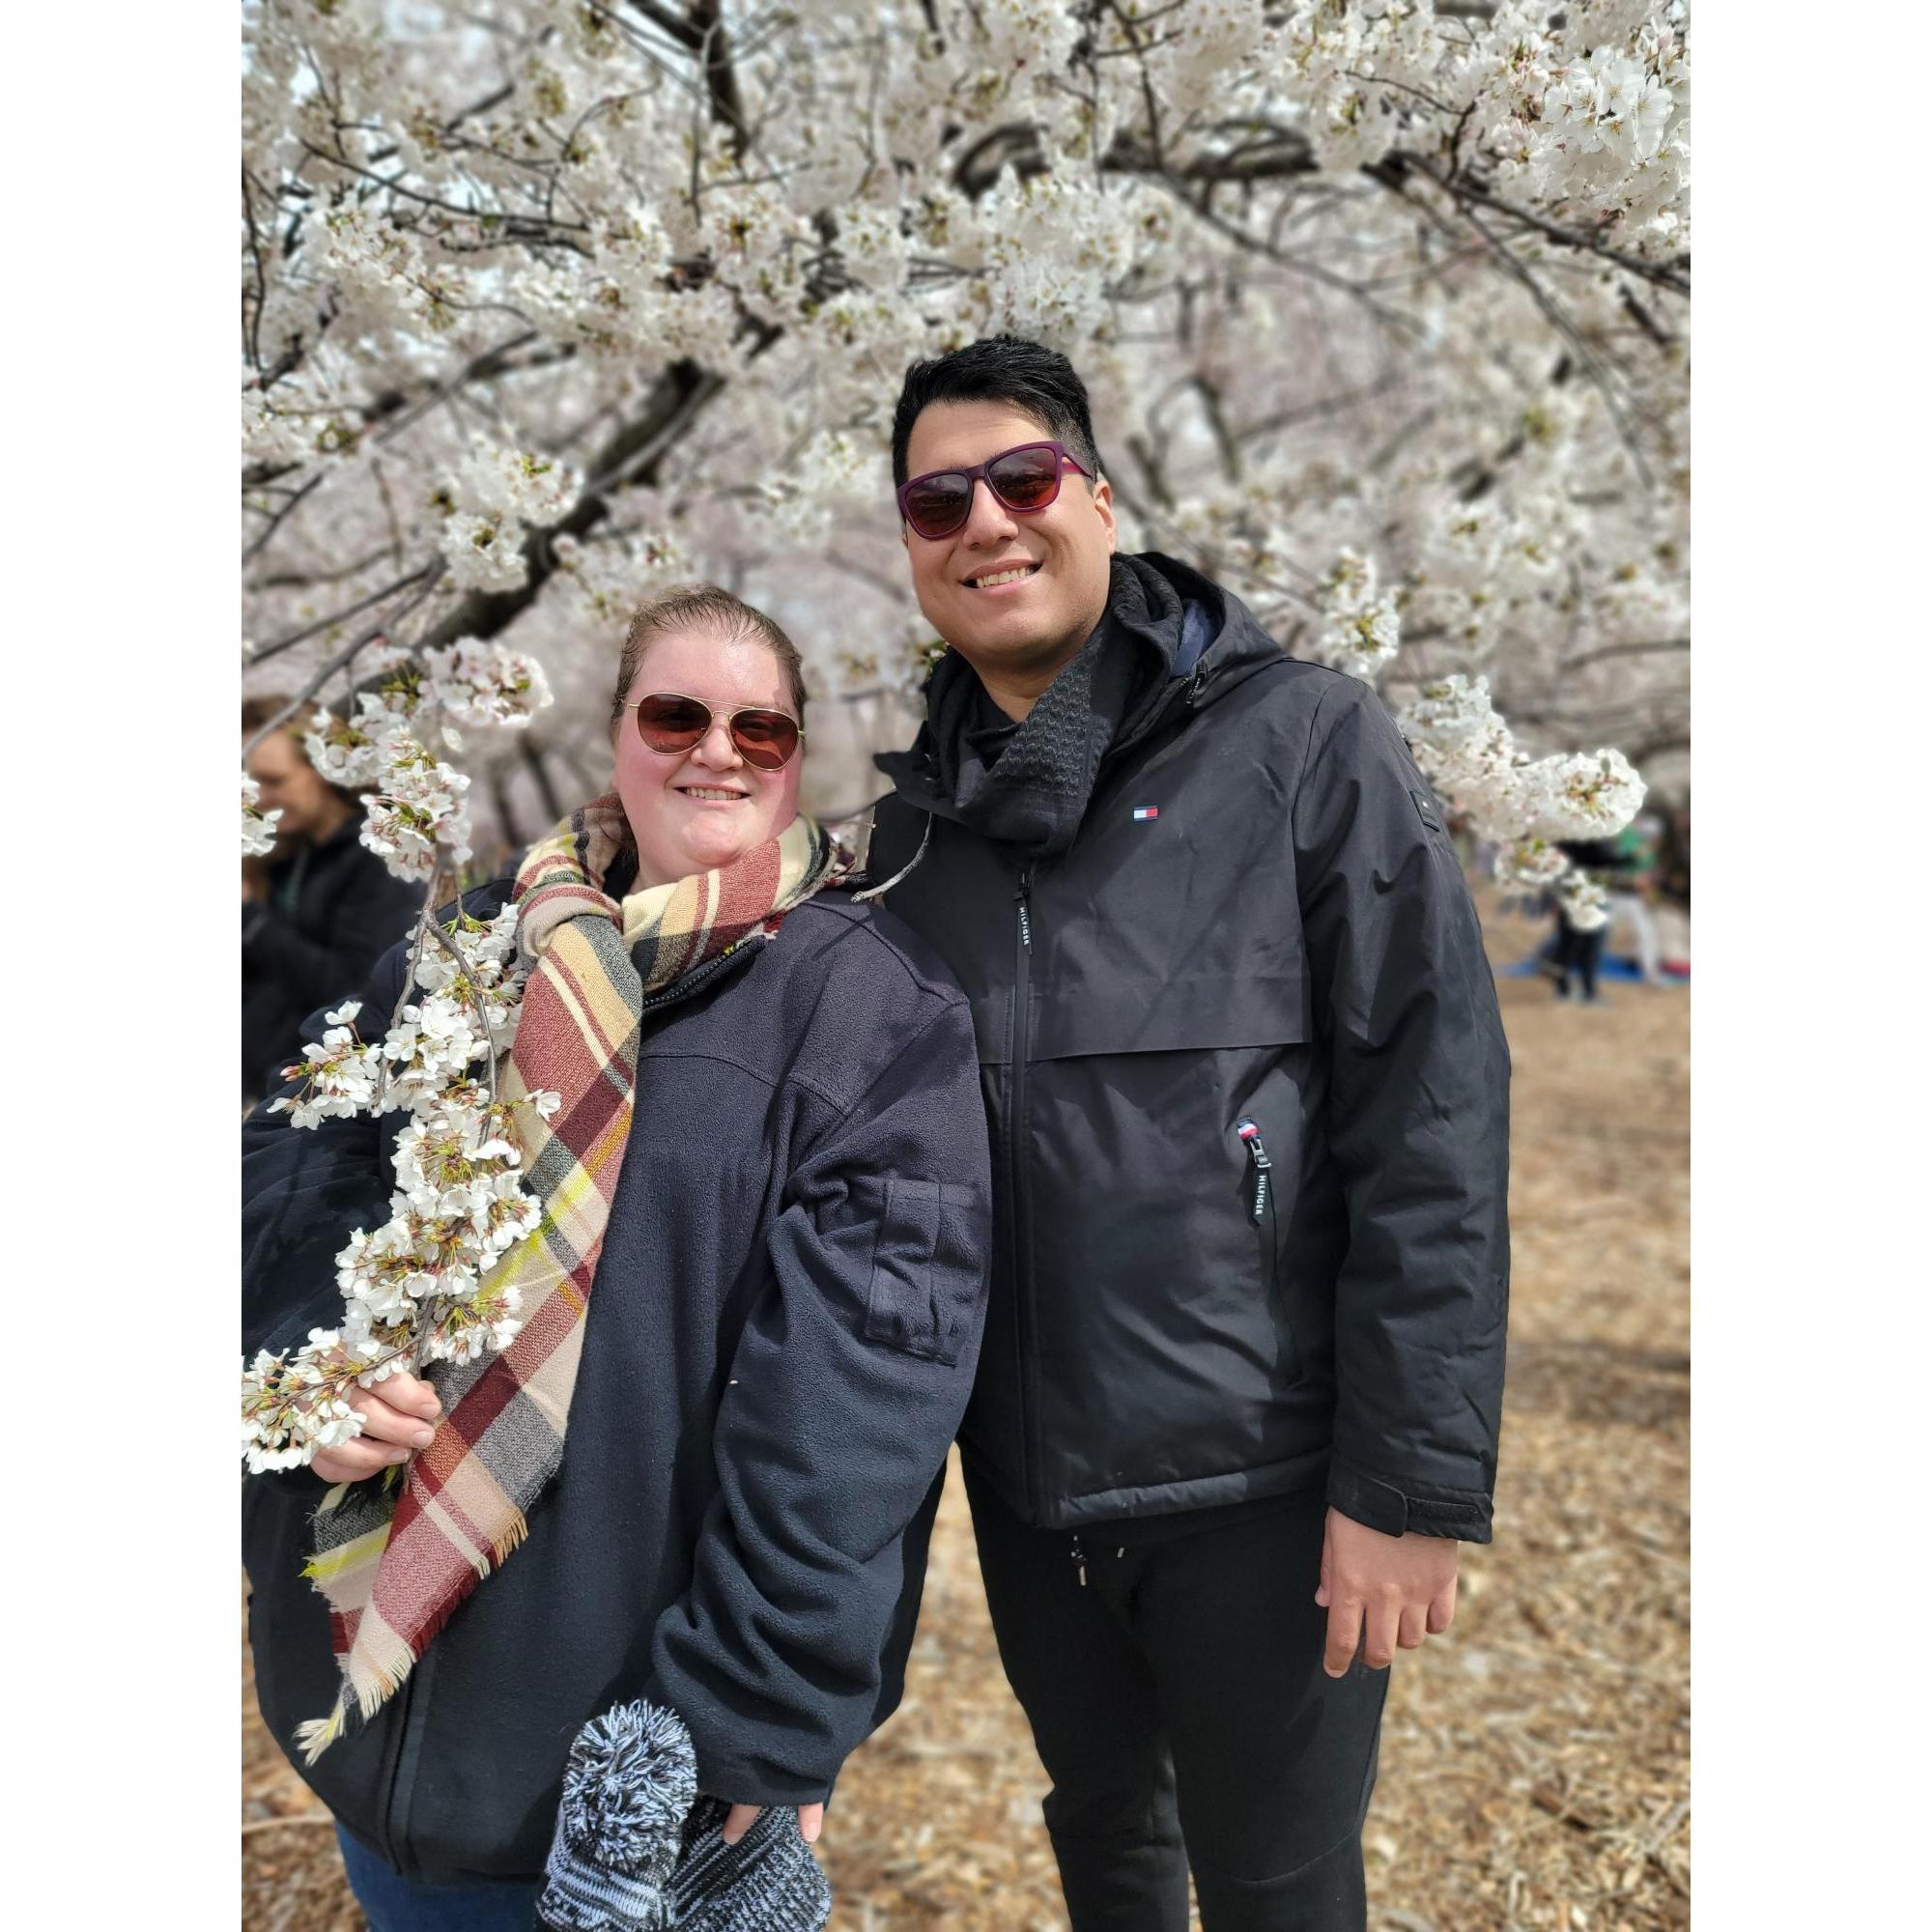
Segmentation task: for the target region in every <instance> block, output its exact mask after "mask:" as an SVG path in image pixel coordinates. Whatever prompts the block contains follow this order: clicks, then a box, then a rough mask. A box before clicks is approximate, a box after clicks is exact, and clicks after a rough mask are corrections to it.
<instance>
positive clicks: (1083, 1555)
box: [1073, 1536, 1087, 1590]
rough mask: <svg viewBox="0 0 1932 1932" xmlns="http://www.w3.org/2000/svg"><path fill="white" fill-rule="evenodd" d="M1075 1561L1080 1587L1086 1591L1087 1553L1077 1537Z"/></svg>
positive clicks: (1074, 1548) (1074, 1550)
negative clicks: (1078, 1572)
mask: <svg viewBox="0 0 1932 1932" xmlns="http://www.w3.org/2000/svg"><path fill="white" fill-rule="evenodd" d="M1073 1561H1074V1563H1075V1564H1076V1565H1077V1566H1078V1568H1079V1571H1080V1587H1081V1588H1082V1589H1083V1590H1084V1589H1085V1588H1086V1587H1087V1552H1086V1551H1085V1550H1084V1549H1082V1548H1081V1547H1080V1539H1079V1538H1078V1537H1077V1536H1076V1537H1075V1538H1074V1539H1073Z"/></svg>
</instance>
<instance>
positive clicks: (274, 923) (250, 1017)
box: [241, 812, 423, 1100]
mask: <svg viewBox="0 0 1932 1932" xmlns="http://www.w3.org/2000/svg"><path fill="white" fill-rule="evenodd" d="M361 833H362V815H361V813H360V812H356V813H355V814H353V815H352V816H351V817H350V818H349V819H348V820H347V821H346V822H345V823H344V824H343V825H341V826H340V827H338V828H337V830H336V832H335V835H334V836H333V837H332V838H328V839H327V840H325V841H324V842H323V843H322V844H320V845H312V844H310V843H309V841H308V840H307V839H305V838H301V839H295V840H292V841H291V845H292V848H293V849H291V850H290V851H288V852H287V853H284V854H278V855H277V856H276V857H275V858H273V859H272V860H270V864H269V868H268V875H269V896H268V898H267V899H266V900H258V901H255V902H253V903H244V904H243V906H242V908H241V1095H242V1098H243V1099H247V1100H252V1099H255V1098H257V1097H258V1096H259V1095H261V1094H267V1093H269V1092H270V1091H271V1090H272V1089H273V1088H275V1087H278V1086H280V1085H281V1077H282V1068H283V1067H284V1066H286V1065H288V1064H289V1062H290V1061H291V1060H292V1059H293V1058H294V1057H295V1055H296V1052H297V1049H298V1048H299V1046H300V1045H301V1022H302V1020H303V1018H304V1017H305V1016H306V1015H307V1014H309V1013H311V1012H314V1011H315V1010H316V1009H318V1008H327V1007H332V1006H335V1005H337V1004H338V1003H339V1002H341V1001H343V1000H345V999H348V998H350V997H352V996H353V995H354V993H355V990H356V988H357V987H358V986H360V985H361V983H362V981H363V980H365V979H366V978H367V977H368V973H369V969H370V967H372V966H373V965H375V963H376V961H377V959H378V958H379V957H380V956H381V955H382V953H383V952H385V951H386V950H387V949H388V948H389V947H391V946H393V945H394V944H395V942H396V941H397V940H398V939H400V938H401V937H402V936H403V935H404V934H405V933H406V932H408V931H409V929H410V923H411V922H412V920H413V919H414V918H415V917H416V915H417V913H419V912H420V911H421V910H422V899H423V895H422V888H421V887H420V886H412V885H411V884H410V883H409V882H408V881H407V880H406V879H398V878H395V877H393V876H392V875H391V874H390V872H389V871H388V869H387V867H384V864H383V862H382V860H381V859H379V858H378V857H377V856H376V855H375V853H373V852H372V851H370V850H369V848H368V847H367V846H366V845H364V844H363V843H362V842H361ZM309 1037H310V1038H312V1039H315V1038H320V1037H321V1036H320V1035H319V1034H311V1035H310V1036H309Z"/></svg>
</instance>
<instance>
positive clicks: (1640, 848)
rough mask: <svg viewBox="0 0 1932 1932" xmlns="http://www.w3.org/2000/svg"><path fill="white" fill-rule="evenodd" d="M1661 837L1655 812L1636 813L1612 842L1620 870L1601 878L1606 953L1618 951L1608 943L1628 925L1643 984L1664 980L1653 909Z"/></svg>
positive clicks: (1659, 825) (1661, 830)
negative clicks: (1606, 907) (1606, 900)
mask: <svg viewBox="0 0 1932 1932" xmlns="http://www.w3.org/2000/svg"><path fill="white" fill-rule="evenodd" d="M1662 836H1663V820H1662V818H1661V817H1659V816H1658V814H1657V813H1656V812H1654V811H1643V812H1639V813H1638V814H1637V815H1636V817H1634V819H1632V820H1631V822H1630V823H1629V824H1628V825H1627V826H1625V827H1624V829H1623V830H1622V831H1621V832H1619V833H1618V834H1617V836H1616V838H1615V840H1614V841H1613V842H1614V844H1615V846H1616V850H1617V855H1618V857H1619V859H1620V860H1621V861H1622V867H1621V869H1620V870H1618V871H1616V872H1615V873H1613V874H1612V875H1610V876H1609V877H1607V878H1605V880H1604V888H1605V891H1606V892H1607V893H1608V894H1609V895H1610V923H1609V924H1608V925H1607V926H1606V927H1605V946H1606V948H1607V950H1608V951H1609V952H1617V950H1618V949H1617V948H1616V946H1615V945H1614V944H1611V942H1612V941H1614V940H1615V939H1616V937H1617V935H1618V931H1619V928H1621V927H1628V928H1629V936H1630V940H1631V943H1632V944H1634V947H1635V957H1636V962H1637V967H1638V970H1639V971H1640V972H1641V974H1642V976H1643V983H1644V984H1645V985H1646V986H1662V984H1663V983H1664V978H1663V948H1662V941H1661V939H1660V937H1659V934H1658V928H1657V918H1656V915H1655V913H1654V912H1653V911H1652V906H1653V905H1654V903H1655V901H1656V899H1657V893H1658V878H1659V872H1660V869H1661V861H1662V854H1661V840H1662Z"/></svg>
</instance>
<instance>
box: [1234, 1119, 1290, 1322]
mask: <svg viewBox="0 0 1932 1932" xmlns="http://www.w3.org/2000/svg"><path fill="white" fill-rule="evenodd" d="M1235 1131H1236V1134H1238V1135H1239V1136H1240V1139H1241V1145H1242V1146H1243V1147H1245V1148H1246V1149H1247V1151H1248V1169H1249V1173H1250V1175H1251V1177H1252V1179H1253V1181H1254V1191H1253V1194H1252V1195H1251V1197H1250V1205H1249V1208H1248V1218H1249V1219H1250V1220H1251V1221H1253V1222H1254V1224H1255V1226H1256V1227H1257V1228H1260V1227H1261V1225H1262V1223H1263V1222H1264V1221H1265V1222H1266V1223H1267V1235H1266V1240H1267V1285H1268V1293H1270V1294H1276V1293H1279V1292H1280V1288H1281V1257H1280V1246H1279V1242H1278V1238H1277V1236H1276V1231H1275V1222H1274V1179H1273V1177H1274V1162H1273V1161H1271V1160H1270V1159H1269V1158H1268V1151H1267V1146H1266V1143H1265V1142H1264V1141H1263V1139H1262V1129H1261V1122H1259V1121H1257V1120H1255V1119H1254V1118H1253V1116H1252V1115H1244V1116H1243V1117H1242V1118H1241V1119H1240V1120H1238V1121H1236V1122H1235Z"/></svg>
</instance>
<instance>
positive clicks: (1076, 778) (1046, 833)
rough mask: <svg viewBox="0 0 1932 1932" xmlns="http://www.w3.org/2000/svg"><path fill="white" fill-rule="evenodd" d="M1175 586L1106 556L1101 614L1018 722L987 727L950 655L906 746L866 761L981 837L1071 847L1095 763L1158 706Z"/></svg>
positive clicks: (1172, 635)
mask: <svg viewBox="0 0 1932 1932" xmlns="http://www.w3.org/2000/svg"><path fill="white" fill-rule="evenodd" d="M1182 617H1183V611H1182V607H1181V600H1180V596H1179V592H1177V591H1176V589H1175V588H1174V586H1173V585H1172V584H1171V583H1170V582H1168V581H1167V579H1166V578H1165V577H1163V576H1162V575H1161V573H1160V572H1159V571H1157V570H1155V569H1154V568H1153V566H1152V565H1151V564H1150V563H1147V562H1145V561H1143V560H1142V559H1141V558H1140V557H1137V556H1121V555H1116V556H1115V557H1114V559H1113V568H1112V577H1111V582H1110V584H1109V588H1108V594H1107V609H1106V612H1105V614H1104V615H1103V616H1102V617H1101V619H1100V621H1099V623H1098V624H1097V625H1096V626H1095V627H1094V634H1093V636H1092V637H1090V638H1089V639H1087V641H1086V642H1085V643H1084V644H1083V645H1081V647H1080V649H1079V651H1078V652H1077V653H1076V655H1075V656H1074V657H1073V658H1072V659H1071V660H1070V661H1069V662H1068V663H1067V665H1066V666H1065V668H1064V669H1063V670H1062V671H1061V673H1060V675H1059V676H1058V677H1056V678H1055V679H1054V680H1053V682H1052V683H1051V684H1050V685H1048V686H1047V688H1046V690H1045V691H1044V692H1042V693H1041V694H1040V696H1039V699H1038V701H1037V703H1036V704H1035V705H1034V707H1033V709H1032V710H1031V711H1030V712H1029V713H1028V714H1027V715H1026V717H1025V718H1024V719H1023V720H1022V721H1021V722H1020V723H1019V724H1018V725H1015V726H1014V727H1013V728H1012V729H1011V730H1010V731H1008V730H1003V729H999V728H988V725H989V723H992V724H995V725H996V724H997V721H990V720H989V718H988V715H987V714H988V712H989V710H990V709H991V706H990V703H989V700H987V698H986V696H985V694H984V690H983V688H982V687H981V685H980V679H979V676H978V674H977V673H976V672H975V671H974V669H973V668H972V666H971V665H969V664H968V663H967V662H966V660H965V659H964V658H962V657H961V656H960V655H959V653H958V652H957V651H948V652H947V654H946V655H945V657H943V658H941V659H940V661H939V663H938V665H937V666H936V667H935V668H934V670H933V673H932V678H931V681H930V682H929V683H928V684H927V686H926V710H925V723H924V725H922V726H921V728H920V734H919V737H918V739H917V740H916V741H915V743H914V745H913V747H912V749H911V751H909V752H893V753H884V754H882V755H881V756H879V757H877V758H875V759H874V760H873V762H874V763H875V764H876V765H877V766H878V767H879V769H880V770H881V771H883V772H885V773H886V774H887V775H888V776H889V777H891V778H892V779H893V780H894V781H895V782H897V783H899V784H900V787H901V789H902V790H904V791H907V792H908V794H909V795H911V796H913V797H915V798H917V797H918V795H919V794H922V793H923V794H927V795H928V796H929V797H930V798H931V799H932V802H933V803H934V805H935V806H936V807H937V809H938V810H942V811H944V812H946V814H947V815H948V816H950V817H956V818H958V819H959V820H960V821H961V822H962V823H963V824H965V825H968V826H970V827H971V828H972V829H973V830H974V831H975V832H978V833H980V834H981V835H982V836H983V837H985V838H997V839H1001V840H1003V841H1005V842H1006V843H1008V844H1011V845H1014V846H1017V847H1018V848H1019V849H1020V850H1021V851H1023V852H1025V853H1026V854H1028V855H1029V856H1030V857H1035V858H1051V857H1052V856H1054V855H1055V854H1057V853H1060V852H1064V851H1065V850H1066V848H1067V847H1068V846H1069V845H1070V844H1072V842H1073V835H1074V834H1075V833H1076V832H1077V831H1078V830H1079V828H1080V820H1081V818H1082V817H1083V815H1084V814H1085V812H1086V810H1087V801H1088V799H1089V798H1090V797H1091V796H1092V794H1093V790H1094V779H1095V778H1096V777H1097V776H1098V774H1099V770H1100V761H1101V759H1102V758H1104V757H1105V756H1106V755H1107V752H1108V749H1109V748H1110V747H1111V746H1113V745H1115V744H1118V743H1123V742H1125V741H1126V740H1128V739H1130V738H1133V737H1135V736H1137V735H1138V734H1139V732H1140V731H1141V729H1142V728H1143V727H1144V726H1145V725H1147V724H1148V722H1149V721H1150V720H1151V718H1152V716H1153V714H1154V712H1155V711H1156V710H1157V709H1158V708H1159V706H1160V704H1161V701H1162V699H1163V698H1164V697H1165V696H1166V694H1167V690H1168V680H1169V677H1170V674H1171V672H1172V670H1173V668H1174V661H1175V655H1176V652H1177V651H1178V650H1179V647H1180V637H1181V629H1182Z"/></svg>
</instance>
